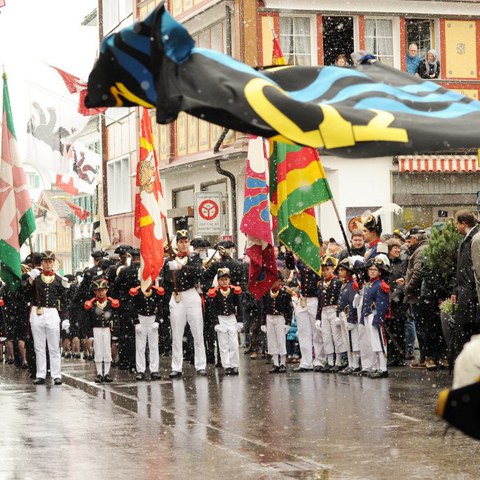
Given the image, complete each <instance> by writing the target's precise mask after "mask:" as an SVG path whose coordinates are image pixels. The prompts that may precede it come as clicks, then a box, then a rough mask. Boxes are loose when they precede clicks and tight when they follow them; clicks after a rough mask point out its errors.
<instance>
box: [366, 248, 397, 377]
mask: <svg viewBox="0 0 480 480" xmlns="http://www.w3.org/2000/svg"><path fill="white" fill-rule="evenodd" d="M365 268H366V270H367V275H368V277H369V281H368V282H367V283H366V284H365V292H364V298H363V305H362V317H361V319H360V321H361V323H364V324H365V327H366V330H367V331H368V333H369V336H370V344H371V349H372V351H373V354H374V363H373V370H371V372H370V374H369V375H368V376H369V377H370V378H386V377H388V371H387V339H386V331H385V315H386V314H387V313H388V309H389V307H390V298H389V296H390V295H389V292H390V287H389V286H388V283H386V282H385V280H384V278H385V277H386V276H388V275H389V274H390V271H391V270H390V262H389V260H388V258H387V257H386V255H384V254H383V253H382V254H379V255H377V256H376V257H374V258H371V259H370V260H368V261H367V262H366V264H365ZM375 367H377V368H375Z"/></svg>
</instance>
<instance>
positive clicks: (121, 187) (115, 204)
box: [107, 156, 132, 216]
mask: <svg viewBox="0 0 480 480" xmlns="http://www.w3.org/2000/svg"><path fill="white" fill-rule="evenodd" d="M107 210H108V215H109V216H110V215H119V214H121V213H128V212H131V211H132V203H131V175H130V158H129V157H128V156H124V157H121V158H118V159H115V160H111V161H109V162H108V163H107Z"/></svg>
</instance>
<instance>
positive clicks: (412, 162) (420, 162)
mask: <svg viewBox="0 0 480 480" xmlns="http://www.w3.org/2000/svg"><path fill="white" fill-rule="evenodd" d="M478 163H479V161H478V157H477V155H406V156H399V157H398V171H399V172H445V173H449V172H450V173H455V172H479V171H480V166H479V164H478Z"/></svg>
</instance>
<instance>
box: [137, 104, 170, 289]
mask: <svg viewBox="0 0 480 480" xmlns="http://www.w3.org/2000/svg"><path fill="white" fill-rule="evenodd" d="M165 218H166V208H165V201H164V198H163V191H162V184H161V183H160V176H159V174H158V160H157V152H156V150H155V142H154V137H153V132H152V123H151V121H150V115H149V113H148V110H147V109H146V108H143V109H142V118H141V125H140V160H139V162H138V165H137V194H136V196H135V236H136V237H137V238H139V239H140V271H139V280H140V286H141V288H142V291H143V292H145V291H146V290H147V289H148V287H149V286H150V285H152V284H153V282H154V281H155V279H156V278H157V276H158V274H159V273H160V269H161V268H162V266H163V243H164V237H165V230H164V219H165Z"/></svg>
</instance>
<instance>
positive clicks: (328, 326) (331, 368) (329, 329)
mask: <svg viewBox="0 0 480 480" xmlns="http://www.w3.org/2000/svg"><path fill="white" fill-rule="evenodd" d="M337 262H338V261H337V259H336V258H334V257H331V256H330V255H326V256H325V257H323V259H322V280H321V281H320V282H319V283H318V314H317V319H318V320H320V322H318V320H317V322H316V326H317V328H318V327H319V326H320V329H321V332H322V333H321V334H322V338H323V349H324V352H325V355H326V357H327V363H326V365H325V366H324V367H323V368H321V369H320V368H317V369H316V371H320V372H322V373H328V372H334V373H335V372H339V371H340V370H341V369H342V366H341V361H342V353H344V352H346V351H347V346H346V344H345V342H344V339H343V335H342V330H341V326H340V323H341V322H340V320H339V319H338V317H337V304H338V296H339V294H340V288H341V286H342V282H341V281H340V280H339V279H338V278H337V277H335V273H334V272H335V269H336V268H337ZM318 323H320V325H318Z"/></svg>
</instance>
